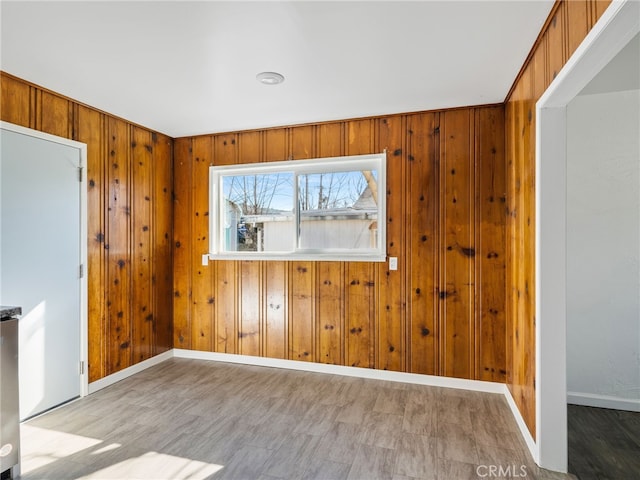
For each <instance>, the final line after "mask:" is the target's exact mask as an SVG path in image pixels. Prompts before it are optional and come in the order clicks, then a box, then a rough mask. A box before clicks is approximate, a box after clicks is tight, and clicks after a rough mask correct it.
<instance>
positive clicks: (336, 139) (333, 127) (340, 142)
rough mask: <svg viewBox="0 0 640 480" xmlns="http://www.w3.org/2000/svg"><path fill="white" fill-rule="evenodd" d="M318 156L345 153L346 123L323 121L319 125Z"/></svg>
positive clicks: (336, 155)
mask: <svg viewBox="0 0 640 480" xmlns="http://www.w3.org/2000/svg"><path fill="white" fill-rule="evenodd" d="M317 137H318V147H317V148H318V157H320V158H324V157H338V156H340V155H345V139H344V137H345V124H344V123H342V122H332V123H323V124H320V125H318V127H317Z"/></svg>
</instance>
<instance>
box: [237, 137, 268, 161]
mask: <svg viewBox="0 0 640 480" xmlns="http://www.w3.org/2000/svg"><path fill="white" fill-rule="evenodd" d="M262 137H263V132H262V131H259V130H254V131H251V132H241V133H239V134H238V163H239V164H244V163H257V162H262V161H263V152H264V149H263V148H262Z"/></svg>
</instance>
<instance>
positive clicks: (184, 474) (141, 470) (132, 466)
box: [80, 452, 223, 480]
mask: <svg viewBox="0 0 640 480" xmlns="http://www.w3.org/2000/svg"><path fill="white" fill-rule="evenodd" d="M222 468H223V467H222V465H216V464H213V463H205V462H199V461H196V460H190V459H188V458H181V457H174V456H173V455H166V454H164V453H157V452H148V453H145V454H144V455H141V456H139V457H134V458H130V459H127V460H124V461H122V462H119V463H116V464H114V465H110V466H108V467H106V468H103V469H101V470H97V471H95V472H93V473H91V474H89V475H87V476H84V477H80V478H81V479H85V480H89V479H107V478H108V479H111V478H113V479H116V478H118V479H119V478H129V479H167V480H169V479H180V478H185V479H186V478H188V479H190V480H198V479H205V478H208V477H210V476H211V475H213V474H214V473H216V472H218V471H220V470H222Z"/></svg>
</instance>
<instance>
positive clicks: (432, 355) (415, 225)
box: [406, 113, 440, 375]
mask: <svg viewBox="0 0 640 480" xmlns="http://www.w3.org/2000/svg"><path fill="white" fill-rule="evenodd" d="M407 133H408V139H407V148H408V152H407V158H408V166H407V194H406V196H407V197H408V198H407V199H406V201H407V204H408V206H407V208H408V210H409V222H408V226H407V258H408V260H409V261H408V262H407V282H408V286H407V290H408V293H407V298H408V301H409V306H408V312H407V315H408V319H409V324H410V325H409V340H408V343H409V348H410V356H409V367H408V368H409V370H408V371H409V372H411V373H423V374H428V375H436V374H437V372H438V341H437V339H438V338H439V330H438V318H439V315H438V311H439V301H438V292H439V290H438V246H439V238H438V234H439V225H438V210H439V198H440V194H439V181H438V179H439V170H438V166H439V163H440V159H439V150H438V149H439V136H440V125H439V115H438V114H433V113H426V114H418V115H410V116H409V117H408V120H407Z"/></svg>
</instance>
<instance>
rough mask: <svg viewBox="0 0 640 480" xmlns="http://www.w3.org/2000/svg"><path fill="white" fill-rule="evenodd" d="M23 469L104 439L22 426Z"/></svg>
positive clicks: (60, 456) (42, 463)
mask: <svg viewBox="0 0 640 480" xmlns="http://www.w3.org/2000/svg"><path fill="white" fill-rule="evenodd" d="M20 430H21V439H20V449H21V455H20V456H21V460H22V465H21V470H22V473H23V474H26V473H29V472H30V471H32V470H37V469H38V468H40V467H43V466H45V465H48V464H50V463H53V462H55V461H57V460H60V459H63V458H65V457H68V456H70V455H73V454H75V453H78V452H81V451H82V450H85V449H87V448H90V447H93V446H94V445H98V444H99V443H102V440H98V439H95V438H89V437H83V436H81V435H74V434H71V433H65V432H60V431H57V430H50V429H47V428H40V427H34V426H31V425H28V424H24V423H23V424H22V425H21V426H20Z"/></svg>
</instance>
